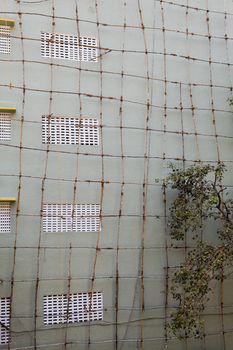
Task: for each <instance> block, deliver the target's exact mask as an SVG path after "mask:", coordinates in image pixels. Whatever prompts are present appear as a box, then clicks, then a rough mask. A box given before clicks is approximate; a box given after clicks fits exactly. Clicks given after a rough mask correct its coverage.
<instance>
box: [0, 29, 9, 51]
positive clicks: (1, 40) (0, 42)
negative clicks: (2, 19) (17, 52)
mask: <svg viewBox="0 0 233 350" xmlns="http://www.w3.org/2000/svg"><path fill="white" fill-rule="evenodd" d="M0 53H4V54H9V53H11V40H10V27H9V26H0Z"/></svg>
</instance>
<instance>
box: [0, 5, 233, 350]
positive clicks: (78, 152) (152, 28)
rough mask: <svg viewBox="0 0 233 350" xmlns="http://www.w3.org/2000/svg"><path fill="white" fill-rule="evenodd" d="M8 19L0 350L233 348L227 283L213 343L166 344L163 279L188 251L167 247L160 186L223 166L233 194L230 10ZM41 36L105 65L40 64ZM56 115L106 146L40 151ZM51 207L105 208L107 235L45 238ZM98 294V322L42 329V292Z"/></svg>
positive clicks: (35, 13) (55, 8) (215, 306)
mask: <svg viewBox="0 0 233 350" xmlns="http://www.w3.org/2000/svg"><path fill="white" fill-rule="evenodd" d="M0 12H1V17H3V18H10V19H14V20H15V27H14V29H12V31H11V54H10V55H3V54H2V55H0V60H1V61H0V62H1V64H0V106H12V107H16V108H17V112H16V114H15V115H14V116H13V117H12V139H11V141H10V142H7V143H3V142H2V143H1V145H0V147H1V152H0V162H1V172H0V175H1V181H0V191H1V197H5V196H12V197H16V198H17V202H16V204H13V205H12V208H11V210H12V215H11V216H12V232H11V233H10V234H0V252H1V253H0V279H1V280H2V283H1V285H0V297H9V296H11V300H12V304H11V331H12V333H11V337H12V341H11V345H9V346H7V345H6V346H2V348H3V349H4V348H9V349H16V348H17V349H46V350H53V349H56V350H60V349H67V350H71V349H78V350H84V349H92V350H99V349H101V350H105V349H106V350H107V349H108V350H111V349H118V350H130V349H145V350H152V349H153V350H154V349H156V350H160V349H169V350H178V349H179V350H181V349H182V350H200V349H206V350H220V349H221V350H222V349H225V350H231V349H232V342H233V333H232V328H233V327H232V325H233V318H232V301H233V300H232V292H231V290H232V287H233V280H232V279H229V280H227V281H226V282H224V286H223V310H221V306H220V299H221V286H219V285H217V284H216V286H215V288H214V295H212V297H211V300H210V302H209V304H208V306H207V313H208V314H211V315H209V316H206V337H205V339H204V340H199V339H194V340H188V341H187V342H184V343H181V342H179V341H177V340H175V339H171V338H169V337H167V334H166V330H165V324H166V323H167V322H168V315H169V313H170V310H171V308H172V306H174V303H173V301H172V300H171V298H170V296H168V297H167V283H166V280H167V278H168V284H169V281H170V276H171V272H172V271H173V268H174V267H175V266H177V265H178V264H179V263H180V261H181V260H182V257H183V254H184V251H183V250H179V251H178V250H174V249H172V248H171V247H170V241H169V236H168V231H167V227H166V215H167V214H168V207H169V203H170V202H171V200H172V198H173V193H172V192H171V191H169V190H168V191H167V192H166V202H164V195H163V191H162V182H163V179H164V177H165V176H166V175H167V174H168V164H169V162H176V163H177V164H181V165H182V164H185V166H188V165H190V164H193V162H195V161H203V162H217V161H218V160H222V161H225V162H226V164H227V168H228V173H227V174H226V177H225V179H224V183H225V184H226V185H228V186H232V170H233V163H232V162H233V156H232V154H233V153H232V143H233V142H232V140H233V139H232V108H231V107H230V105H229V101H228V99H229V98H230V97H231V88H232V80H233V75H232V64H233V62H232V57H233V45H232V38H233V25H232V23H233V22H232V18H233V3H232V1H230V0H226V1H219V0H209V1H208V0H195V1H194V0H173V1H157V0H138V1H137V0H124V1H123V0H122V1H121V0H117V1H116V0H108V1H106V0H96V1H94V0H85V1H81V0H79V1H78V0H77V1H71V0H67V1H65V2H64V1H63V0H54V1H53V0H48V1H32V0H31V1H13V0H2V1H1V3H0ZM97 24H98V25H97ZM41 31H44V32H51V33H52V32H53V33H64V34H72V35H81V36H90V37H95V38H97V40H98V43H99V47H100V58H99V60H98V62H97V63H95V62H77V61H70V60H59V59H49V58H43V57H41V52H40V33H41ZM226 38H227V39H226ZM48 114H52V115H54V116H62V117H73V116H75V117H77V118H79V117H82V118H96V119H98V120H99V123H100V126H101V127H100V145H99V146H82V145H79V146H77V145H76V146H75V145H49V146H48V145H46V144H42V131H41V117H42V116H43V115H48ZM155 179H157V181H155ZM229 190H230V191H231V187H229ZM46 203H99V204H101V216H102V217H101V222H102V230H101V232H99V233H98V232H67V233H64V232H59V233H45V232H43V230H42V217H41V210H42V206H43V204H46ZM207 234H208V233H207ZM92 290H94V291H102V292H103V298H104V318H103V321H99V322H93V323H88V324H87V323H77V324H69V325H55V326H45V325H44V324H43V296H44V295H51V294H66V293H69V292H70V293H77V292H86V291H92ZM221 311H224V313H225V314H226V315H225V316H224V317H223V318H222V317H221Z"/></svg>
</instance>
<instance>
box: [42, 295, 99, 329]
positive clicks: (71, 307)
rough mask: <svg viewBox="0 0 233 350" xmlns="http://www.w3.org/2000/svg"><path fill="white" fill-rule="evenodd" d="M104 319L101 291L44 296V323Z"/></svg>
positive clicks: (52, 323)
mask: <svg viewBox="0 0 233 350" xmlns="http://www.w3.org/2000/svg"><path fill="white" fill-rule="evenodd" d="M99 320H103V294H102V293H101V292H89V293H76V294H70V295H69V296H68V295H66V294H63V295H48V296H45V297H44V324H45V325H54V324H59V323H76V322H87V321H99Z"/></svg>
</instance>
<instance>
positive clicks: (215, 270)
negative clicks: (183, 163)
mask: <svg viewBox="0 0 233 350" xmlns="http://www.w3.org/2000/svg"><path fill="white" fill-rule="evenodd" d="M170 167H171V172H170V175H169V176H168V178H167V179H166V182H165V186H171V188H172V189H174V190H176V191H177V197H176V199H175V200H174V201H173V203H172V205H171V208H170V219H169V229H170V234H171V238H172V240H173V242H174V240H175V241H176V242H177V241H184V240H185V239H186V238H190V237H191V238H192V239H193V242H194V244H193V248H191V249H190V250H189V251H188V253H187V254H186V257H185V259H184V262H183V264H182V265H181V266H180V267H179V268H178V269H177V270H176V271H175V273H174V275H173V278H172V285H171V293H172V296H173V298H174V299H175V300H176V301H177V302H178V307H177V309H176V310H175V311H174V312H172V314H171V322H170V329H171V331H172V333H173V334H174V335H175V336H176V337H178V338H180V339H182V338H184V337H190V336H196V337H197V336H198V337H199V336H201V334H202V331H203V324H204V323H203V319H202V317H201V316H202V313H203V311H204V308H205V303H206V301H207V300H208V298H209V294H210V292H211V281H213V280H223V279H224V278H226V277H227V274H226V273H225V274H224V271H225V272H226V271H227V269H226V268H227V267H232V266H233V200H232V199H229V198H228V193H227V192H226V188H225V187H224V186H222V179H223V175H224V172H225V171H226V169H225V165H224V164H223V163H219V164H218V165H217V166H211V165H203V166H201V165H199V166H193V167H190V168H187V169H186V170H181V169H178V168H177V167H175V166H174V165H171V166H170ZM209 221H214V222H215V225H214V227H215V229H213V230H212V232H210V235H209V237H211V236H212V237H214V236H215V239H213V240H212V239H210V240H209V241H207V240H204V239H203V235H202V232H203V230H204V229H205V226H206V223H207V222H209ZM216 235H217V237H218V241H219V244H214V243H213V241H216Z"/></svg>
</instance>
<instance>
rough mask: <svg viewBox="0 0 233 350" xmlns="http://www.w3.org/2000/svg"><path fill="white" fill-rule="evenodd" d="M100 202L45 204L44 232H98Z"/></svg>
mask: <svg viewBox="0 0 233 350" xmlns="http://www.w3.org/2000/svg"><path fill="white" fill-rule="evenodd" d="M100 230H101V225H100V205H99V204H74V205H73V204H44V206H43V231H44V232H71V231H74V232H98V231H100Z"/></svg>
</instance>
